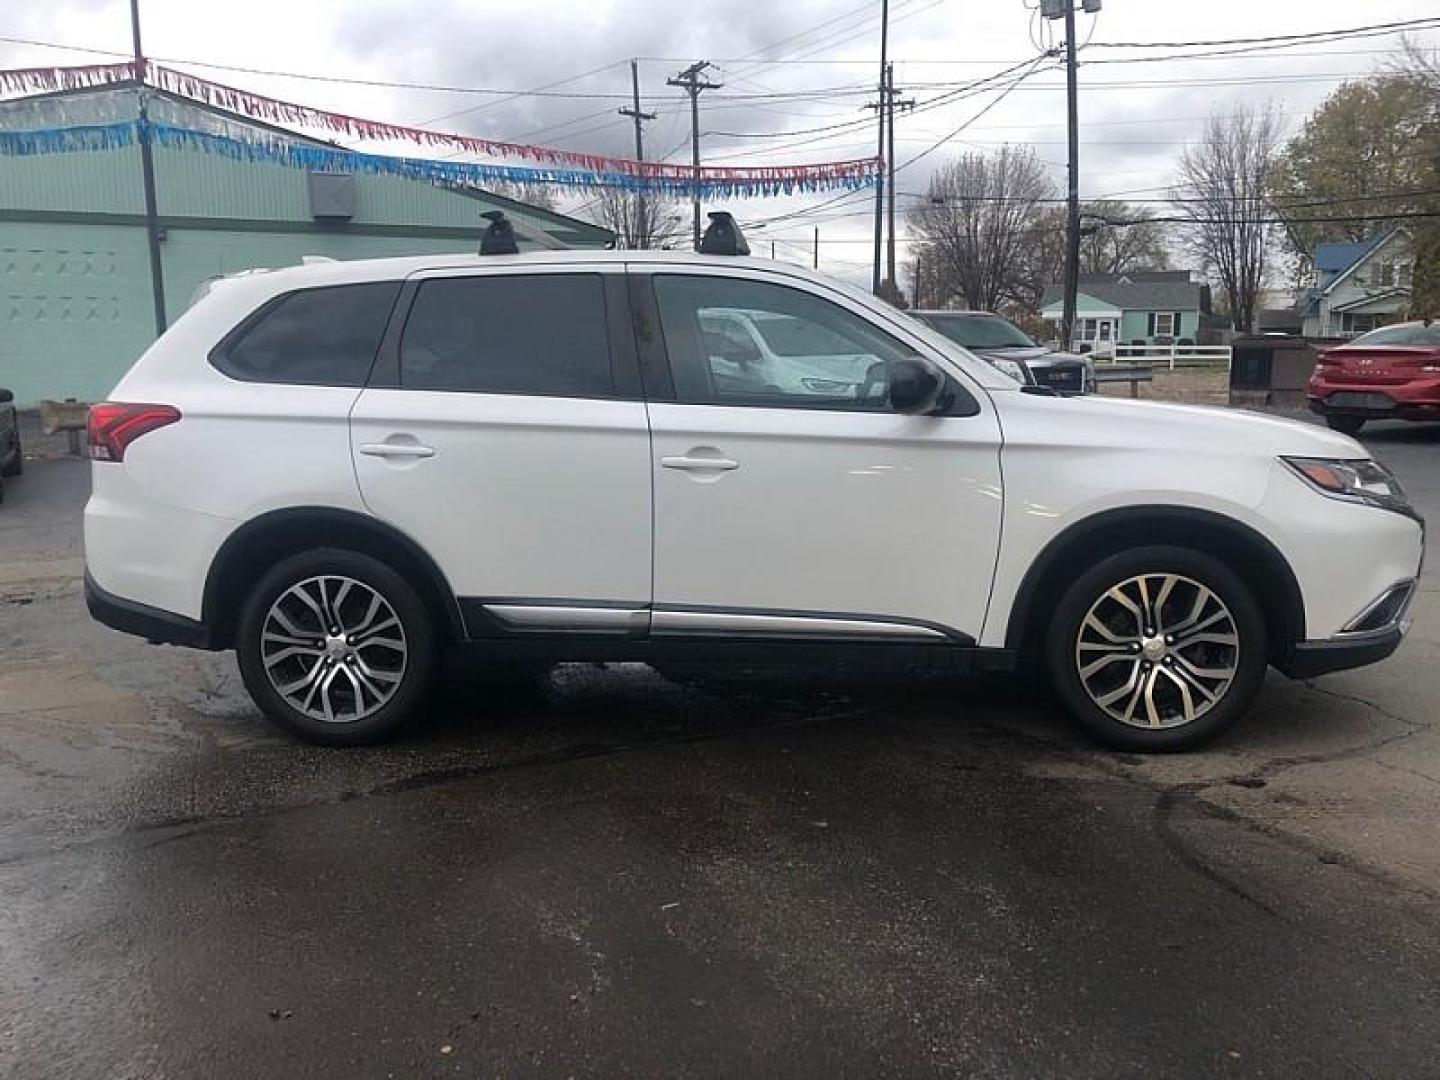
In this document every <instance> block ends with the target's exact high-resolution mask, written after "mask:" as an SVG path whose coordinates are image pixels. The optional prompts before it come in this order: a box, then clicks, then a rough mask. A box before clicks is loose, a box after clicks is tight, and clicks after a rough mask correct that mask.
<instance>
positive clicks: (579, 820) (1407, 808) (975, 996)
mask: <svg viewBox="0 0 1440 1080" xmlns="http://www.w3.org/2000/svg"><path fill="white" fill-rule="evenodd" d="M1371 441H1372V445H1373V446H1374V448H1375V449H1376V451H1377V453H1379V454H1380V456H1381V457H1382V458H1384V459H1385V460H1387V461H1389V462H1390V463H1391V464H1392V465H1393V466H1394V467H1395V468H1396V469H1397V470H1398V471H1399V472H1400V474H1401V476H1402V479H1404V480H1405V481H1406V482H1407V484H1408V485H1409V487H1410V488H1411V490H1412V493H1413V495H1414V496H1415V498H1416V501H1417V502H1418V503H1420V504H1421V506H1422V508H1423V509H1425V510H1426V511H1427V512H1428V513H1429V514H1430V516H1431V517H1432V519H1434V518H1436V517H1437V516H1440V469H1437V467H1436V465H1437V462H1440V428H1428V429H1427V428H1419V427H1413V428H1405V427H1400V426H1386V427H1381V428H1377V430H1376V433H1375V435H1374V437H1373V439H1372V440H1371ZM87 485H88V478H87V473H86V467H85V466H84V465H83V464H81V463H79V462H75V461H67V460H56V461H38V462H32V463H31V464H30V468H29V469H28V471H27V474H26V476H25V477H24V478H23V479H21V480H19V481H16V482H14V484H13V485H12V486H10V487H9V488H8V490H7V495H8V498H7V502H6V504H5V505H4V506H3V507H0V1076H6V1077H15V1078H17V1080H19V1078H26V1080H28V1078H32V1077H35V1078H50V1077H67V1078H68V1077H84V1078H90V1077H97V1078H99V1077H105V1078H111V1077H115V1078H130V1077H134V1078H140V1077H145V1078H188V1077H347V1078H348V1077H390V1076H394V1077H431V1076H436V1077H438V1076H597V1077H612V1076H666V1077H686V1076H827V1077H829V1076H864V1077H872V1076H925V1075H964V1076H1065V1077H1079V1076H1097V1077H1098V1076H1105V1077H1112V1076H1145V1077H1155V1076H1184V1077H1190V1076H1208V1075H1221V1076H1286V1077H1290V1076H1307V1077H1326V1076H1357V1077H1358V1076H1391V1077H1410V1076H1414V1077H1424V1076H1434V1075H1436V1074H1437V1073H1440V1065H1437V1060H1440V1059H1437V1056H1436V1047H1437V1046H1440V859H1437V858H1436V856H1435V855H1434V854H1433V849H1434V847H1435V846H1436V845H1435V835H1436V814H1437V812H1440V745H1437V744H1440V737H1436V736H1434V735H1432V731H1431V726H1430V725H1431V721H1432V719H1433V718H1434V717H1435V716H1437V715H1440V674H1437V673H1436V671H1435V670H1434V668H1435V664H1434V661H1435V659H1436V657H1437V656H1440V651H1437V643H1440V628H1437V624H1440V595H1437V591H1436V588H1435V586H1434V585H1433V583H1432V582H1431V581H1427V582H1426V583H1425V590H1424V592H1423V594H1422V596H1421V597H1420V600H1419V602H1418V607H1417V611H1416V614H1417V617H1418V618H1419V620H1420V626H1419V627H1418V628H1417V631H1416V633H1415V635H1414V636H1413V637H1412V639H1411V641H1409V642H1408V643H1407V644H1406V646H1405V647H1404V649H1403V650H1402V652H1401V653H1400V654H1399V655H1397V657H1395V658H1394V659H1393V660H1391V661H1390V662H1388V663H1387V664H1386V665H1382V666H1380V667H1376V668H1372V669H1368V670H1366V671H1361V672H1355V673H1348V674H1345V675H1337V676H1330V677H1327V678H1326V679H1323V680H1319V681H1318V682H1317V683H1315V684H1314V685H1313V686H1309V685H1305V684H1298V683H1291V682H1288V681H1287V680H1284V679H1283V678H1280V677H1278V676H1275V677H1272V679H1271V680H1270V682H1269V683H1268V684H1267V686H1266V689H1265V692H1264V694H1263V696H1262V698H1261V701H1260V704H1259V706H1258V708H1257V710H1256V712H1255V714H1254V715H1252V716H1251V717H1250V718H1249V720H1248V721H1247V722H1246V723H1245V724H1244V725H1243V726H1242V727H1241V728H1239V729H1237V730H1236V731H1235V732H1234V733H1232V734H1231V735H1230V736H1228V737H1227V738H1226V739H1224V740H1222V742H1220V743H1219V744H1217V745H1216V746H1215V747H1214V748H1213V749H1209V750H1207V751H1205V752H1203V753H1199V754H1194V755H1189V756H1186V757H1184V758H1166V759H1142V758H1139V757H1134V756H1129V755H1119V754H1111V753H1106V752H1102V751H1099V750H1097V749H1096V748H1094V747H1093V746H1091V745H1090V744H1088V743H1086V742H1085V741H1084V740H1083V739H1082V738H1081V737H1079V736H1078V735H1076V734H1075V733H1074V732H1072V731H1071V729H1070V728H1069V727H1068V725H1067V724H1066V723H1065V721H1064V719H1063V717H1062V716H1061V714H1060V712H1059V710H1058V708H1057V707H1056V706H1055V705H1054V703H1053V702H1052V701H1051V700H1050V698H1049V697H1048V696H1047V695H1046V694H1045V693H1044V692H1043V691H1041V690H1038V689H1036V688H1034V687H1029V686H1025V685H1021V684H1019V683H1017V682H1015V681H1013V680H1000V681H991V682H978V681H961V680H955V679H951V678H941V677H926V676H922V675H918V674H910V675H906V676H904V677H890V678H883V677H881V676H879V675H876V674H875V673H849V672H844V671H834V670H816V669H808V670H789V669H785V670H770V671H762V670H740V671H732V670H725V669H721V668H707V667H695V668H690V669H686V670H684V671H680V672H668V673H667V674H668V675H669V677H665V676H662V675H661V674H659V673H657V672H655V671H652V670H651V669H650V668H648V667H645V666H643V665H638V664H637V665H612V666H608V667H603V668H602V667H595V666H590V665H568V666H564V667H560V668H557V669H555V671H553V672H552V673H551V674H550V675H549V676H548V677H546V678H544V679H540V680H523V679H516V680H513V681H499V680H494V679H486V680H463V679H460V678H453V679H452V680H451V681H450V683H449V684H448V685H447V687H446V689H445V690H444V691H443V692H442V693H441V694H440V695H438V696H437V698H436V700H435V702H434V704H433V707H432V709H431V712H430V715H429V716H428V717H427V718H426V720H425V722H424V723H423V724H422V725H421V726H420V728H419V729H418V730H416V731H415V732H414V733H413V735H412V736H411V737H410V738H408V739H406V740H404V741H403V742H400V743H398V744H395V745H393V746H389V747H383V748H377V749H367V750H361V751H337V750H322V749H317V748H313V747H307V746H302V745H299V744H296V743H294V742H291V741H289V740H288V739H286V738H284V737H283V736H281V735H279V734H277V733H275V732H274V731H273V730H271V729H270V728H269V727H268V726H267V725H266V724H265V723H264V721H263V720H262V719H261V718H260V717H259V716H258V714H257V713H256V712H255V710H254V708H253V707H252V706H251V705H250V704H249V702H248V700H247V699H246V697H245V695H244V693H243V690H242V689H241V687H240V685H239V680H238V676H237V675H236V673H235V671H234V666H233V660H232V658H231V657H229V656H228V655H210V654H202V653H195V652H188V651H184V650H177V649H169V648H163V649H162V648H153V647H148V646H146V645H144V644H143V643H142V642H139V641H137V640H134V639H130V638H127V637H125V636H124V635H119V634H115V633H113V632H110V631H108V630H105V629H104V628H102V627H99V626H96V625H94V624H92V623H90V622H89V620H88V618H87V617H86V616H85V613H84V605H83V601H82V599H81V597H80V593H79V587H78V573H79V561H78V560H79V555H80V540H79V529H78V513H79V509H80V506H81V505H82V503H83V500H84V497H85V493H86V489H87Z"/></svg>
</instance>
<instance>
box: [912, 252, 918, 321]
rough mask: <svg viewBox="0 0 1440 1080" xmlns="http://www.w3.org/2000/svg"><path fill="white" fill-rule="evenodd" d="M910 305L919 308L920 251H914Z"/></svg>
mask: <svg viewBox="0 0 1440 1080" xmlns="http://www.w3.org/2000/svg"><path fill="white" fill-rule="evenodd" d="M910 306H911V307H912V308H914V309H915V310H917V311H918V310H920V252H919V251H916V252H915V288H914V289H912V290H911V291H910Z"/></svg>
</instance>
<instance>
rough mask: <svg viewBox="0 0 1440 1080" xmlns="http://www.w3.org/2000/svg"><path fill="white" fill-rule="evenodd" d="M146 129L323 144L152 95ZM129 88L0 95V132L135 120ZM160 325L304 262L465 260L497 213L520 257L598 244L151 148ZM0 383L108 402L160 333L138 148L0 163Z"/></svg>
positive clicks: (453, 189) (421, 184)
mask: <svg viewBox="0 0 1440 1080" xmlns="http://www.w3.org/2000/svg"><path fill="white" fill-rule="evenodd" d="M146 92H147V104H148V109H149V115H150V118H151V120H152V121H155V122H156V123H163V124H168V125H172V126H174V127H177V128H187V129H192V130H198V131H203V132H206V133H210V134H213V135H218V136H226V137H229V138H233V139H245V138H247V136H248V137H250V138H251V139H253V138H255V137H256V136H257V134H258V135H263V136H265V137H267V138H269V139H272V140H274V139H277V138H279V139H284V140H293V141H294V142H296V143H301V144H308V145H312V146H322V147H329V146H330V144H328V143H324V142H321V141H319V140H316V139H312V138H309V137H307V136H304V135H300V134H298V133H296V132H293V131H288V130H286V129H283V128H279V127H275V126H274V125H271V124H268V123H264V122H260V121H256V120H253V119H250V118H248V117H243V116H241V115H239V114H237V113H233V112H228V111H226V110H224V109H221V108H217V107H214V106H210V105H206V104H202V103H200V102H197V101H193V100H191V99H189V98H186V97H181V96H178V95H174V94H170V93H167V92H166V91H163V90H159V89H156V88H154V87H150V88H148V89H147V91H146ZM137 98H138V93H137V87H136V84H134V83H133V82H132V83H116V84H112V85H109V86H103V87H97V88H87V89H79V90H71V91H60V92H57V93H49V94H39V95H33V96H29V97H21V98H12V99H9V100H6V101H0V134H5V133H15V132H43V131H47V130H50V131H54V130H55V129H61V128H73V127H76V126H78V125H105V124H114V123H116V122H119V121H133V120H134V119H135V118H136V116H137V115H138V104H137ZM154 165H155V185H156V196H157V197H156V205H157V210H158V217H159V225H160V237H161V243H160V252H161V256H160V263H161V268H162V277H163V295H164V299H165V309H166V313H167V315H168V318H169V321H171V322H173V321H174V320H175V319H176V318H178V317H179V316H180V314H181V313H182V312H183V311H184V310H185V308H186V306H187V305H188V303H189V301H190V298H191V297H192V296H193V295H194V294H195V292H196V290H197V288H198V287H199V286H200V285H201V284H202V283H203V282H205V281H207V280H209V279H212V278H214V277H217V276H219V275H222V274H227V273H232V272H234V271H237V270H244V269H249V268H252V267H262V266H270V267H275V266H287V265H294V264H296V263H299V262H300V261H301V260H302V259H303V258H304V257H305V256H317V255H318V256H326V257H330V258H335V259H364V258H374V257H379V256H387V255H423V254H429V253H454V252H473V251H475V250H476V249H477V246H478V240H479V236H480V232H481V227H482V225H483V224H484V222H482V221H481V219H480V215H481V213H483V212H485V211H489V210H503V211H504V212H505V214H506V215H507V216H508V217H509V218H510V219H511V221H512V222H513V224H514V226H515V230H516V233H517V235H518V239H519V243H520V246H521V248H522V249H524V248H531V249H533V248H536V247H543V248H568V247H592V248H593V247H604V246H605V245H607V244H608V243H609V242H610V241H611V240H612V238H613V236H612V234H611V233H610V232H609V231H608V230H606V229H602V228H600V227H598V226H595V225H592V224H590V223H589V222H585V221H580V220H577V219H576V218H572V217H568V216H566V215H564V214H559V213H555V212H553V211H550V210H546V209H542V208H540V207H537V206H531V205H529V204H527V203H523V202H517V201H515V200H512V199H508V198H503V197H501V196H499V195H494V194H491V193H488V192H485V191H480V190H477V189H473V188H465V187H459V186H454V185H451V186H442V185H438V184H435V183H431V182H428V181H426V180H422V179H415V178H412V177H408V176H394V175H383V174H377V175H371V174H355V175H350V174H344V173H334V172H324V173H312V172H307V171H305V170H304V169H296V168H287V167H284V166H282V165H278V164H272V163H270V162H266V161H252V160H237V159H235V158H233V157H228V156H225V155H221V154H208V153H202V152H198V151H195V150H190V149H185V148H181V147H169V146H165V145H161V144H157V145H156V146H155V148H154ZM0 326H3V327H4V331H3V333H0V386H5V387H6V388H8V389H10V390H13V391H14V393H15V396H16V400H17V401H18V403H20V404H21V405H34V404H35V403H37V402H38V401H40V400H41V399H44V398H55V399H60V398H65V397H75V398H78V399H80V400H82V401H86V400H89V401H94V400H99V399H102V398H103V397H104V396H105V395H106V394H107V393H108V392H109V391H110V389H111V387H112V386H114V384H115V382H116V381H117V380H118V379H119V377H120V375H121V374H122V373H123V372H124V371H125V370H126V368H128V367H129V366H130V364H131V363H132V362H133V361H134V360H135V358H136V357H137V356H139V355H140V353H141V352H142V351H144V349H145V348H146V347H147V346H148V345H149V344H150V342H151V340H152V339H153V338H154V336H155V318H154V305H153V293H152V283H151V277H150V261H149V252H148V242H147V233H146V228H145V215H144V197H143V187H142V181H141V159H140V151H139V148H138V147H137V146H135V145H133V144H131V145H119V146H112V147H108V148H104V149H93V150H91V149H86V150H72V151H69V152H66V153H46V154H36V155H35V156H4V155H0Z"/></svg>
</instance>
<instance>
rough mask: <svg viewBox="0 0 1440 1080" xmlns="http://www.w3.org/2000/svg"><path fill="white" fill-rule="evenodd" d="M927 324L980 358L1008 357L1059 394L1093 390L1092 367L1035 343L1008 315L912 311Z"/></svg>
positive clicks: (1002, 358) (1080, 359)
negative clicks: (1006, 316)
mask: <svg viewBox="0 0 1440 1080" xmlns="http://www.w3.org/2000/svg"><path fill="white" fill-rule="evenodd" d="M910 314H911V315H913V316H915V318H917V319H919V320H920V321H921V322H923V323H924V324H925V325H926V326H929V327H931V328H932V329H935V330H938V331H939V332H940V333H942V334H944V335H945V336H946V337H947V338H949V339H950V340H951V341H953V342H955V343H956V344H957V345H963V346H965V348H967V349H969V350H970V351H971V352H973V353H974V354H975V355H976V356H978V357H980V358H981V359H982V360H988V361H990V362H991V363H994V362H995V361H997V360H1011V361H1015V362H1018V363H1020V364H1022V365H1024V366H1025V367H1026V368H1027V369H1029V371H1030V374H1031V375H1032V376H1033V377H1034V379H1035V382H1036V384H1037V385H1040V386H1048V387H1050V388H1051V389H1052V390H1054V391H1055V392H1056V393H1059V394H1089V393H1093V392H1094V390H1095V369H1094V367H1093V366H1092V365H1091V363H1090V361H1089V360H1087V359H1086V358H1085V357H1083V356H1077V355H1075V354H1074V353H1063V352H1052V351H1051V350H1050V349H1047V348H1045V346H1043V345H1037V344H1036V343H1035V342H1034V341H1032V340H1031V339H1030V337H1029V336H1028V335H1027V334H1026V333H1025V331H1023V330H1021V329H1020V328H1019V327H1018V326H1016V325H1015V324H1014V323H1012V322H1011V321H1010V320H1009V319H1007V318H1005V317H1004V316H1001V315H996V314H995V313H994V312H990V311H912V312H910Z"/></svg>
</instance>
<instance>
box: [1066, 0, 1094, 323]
mask: <svg viewBox="0 0 1440 1080" xmlns="http://www.w3.org/2000/svg"><path fill="white" fill-rule="evenodd" d="M1099 6H1100V5H1099V4H1098V3H1096V4H1094V8H1093V9H1092V7H1091V0H1086V4H1085V8H1086V10H1087V11H1089V10H1098V9H1099ZM1078 96H1079V95H1078V93H1077V91H1076V63H1075V0H1065V99H1066V105H1067V107H1068V112H1069V142H1070V170H1069V188H1068V190H1067V191H1066V195H1065V307H1064V314H1063V315H1062V317H1061V326H1060V347H1061V348H1062V349H1066V350H1069V349H1070V348H1071V347H1072V343H1073V342H1074V340H1075V303H1076V294H1077V293H1078V292H1079V291H1080V115H1079V106H1078V100H1077V99H1078Z"/></svg>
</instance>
